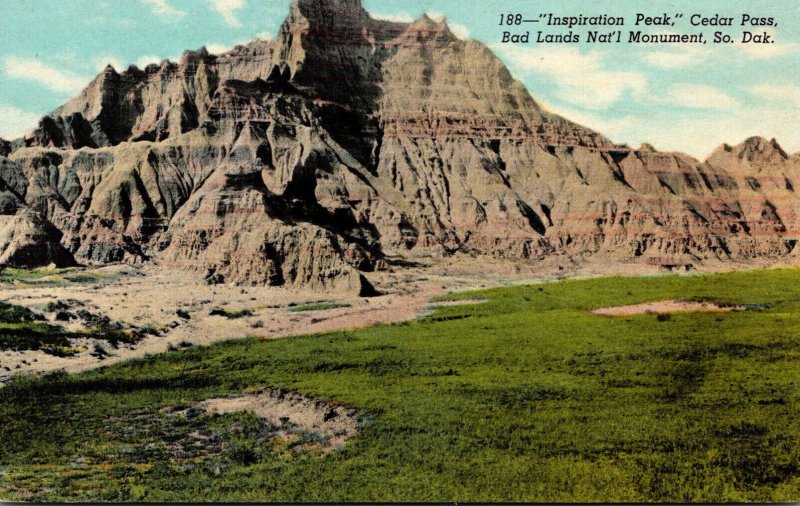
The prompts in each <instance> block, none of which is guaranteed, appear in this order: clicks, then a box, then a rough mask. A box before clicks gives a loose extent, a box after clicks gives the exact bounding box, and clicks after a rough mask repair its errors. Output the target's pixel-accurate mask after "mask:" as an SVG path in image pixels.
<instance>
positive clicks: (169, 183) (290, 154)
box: [0, 0, 800, 293]
mask: <svg viewBox="0 0 800 506" xmlns="http://www.w3.org/2000/svg"><path fill="white" fill-rule="evenodd" d="M0 155H2V157H0V213H2V214H6V215H11V214H15V213H21V212H23V211H24V212H26V213H27V212H29V211H30V212H34V213H38V215H39V216H41V217H42V219H46V220H48V221H49V222H50V223H52V225H53V226H55V227H56V228H57V229H58V230H60V231H61V232H62V234H63V237H62V238H61V244H62V245H63V246H64V247H65V248H66V250H68V251H69V252H70V253H71V254H73V255H74V256H75V258H76V259H77V260H78V261H80V262H85V263H92V262H96V263H107V262H121V261H124V262H132V263H152V264H155V265H160V266H164V267H166V268H180V269H184V270H186V271H190V272H195V273H196V274H197V275H198V277H200V278H203V279H206V280H207V281H208V282H226V283H227V282H230V283H241V284H250V283H256V284H262V283H268V284H274V285H289V286H293V285H302V286H311V287H314V288H318V289H320V290H356V291H359V292H362V293H368V292H369V291H370V289H371V287H370V286H369V283H368V281H367V280H366V278H365V277H364V275H363V273H364V272H367V273H368V272H369V271H371V270H373V269H375V268H380V267H381V266H382V265H383V264H384V259H385V258H386V257H387V256H393V257H394V256H400V257H406V258H413V257H419V256H428V257H434V258H445V257H446V256H447V255H451V254H453V253H455V252H463V253H467V254H472V255H491V256H496V257H503V258H510V259H516V260H519V261H524V262H536V261H538V259H541V258H544V257H546V256H553V255H559V256H563V257H564V258H568V259H569V260H570V261H571V262H578V263H580V262H583V261H587V260H590V259H597V258H602V259H603V260H604V261H635V262H643V263H647V264H651V265H657V266H665V267H675V266H677V267H689V266H691V265H694V264H700V263H702V262H704V261H707V260H714V261H729V260H732V261H737V262H748V261H754V260H760V259H766V260H768V261H770V262H778V261H782V260H784V259H788V258H791V257H792V256H793V254H794V250H795V247H796V244H797V233H796V225H795V223H797V216H796V215H797V212H798V205H797V204H796V202H797V199H796V196H795V187H796V186H797V185H798V184H800V162H798V156H797V155H795V156H794V157H789V156H788V155H787V154H786V153H785V152H784V151H783V150H782V149H781V148H780V146H778V144H777V142H775V141H774V140H773V141H766V140H764V139H760V138H754V139H748V140H747V141H745V143H744V144H742V145H740V146H736V147H730V146H723V147H721V148H720V149H718V150H717V151H716V152H715V153H714V154H713V155H712V156H711V157H710V158H709V160H708V161H706V162H699V161H697V160H695V159H693V158H691V157H689V156H688V155H683V154H680V153H660V152H657V151H656V150H655V149H654V148H653V147H652V146H649V145H644V146H642V147H641V149H639V150H632V149H630V148H628V147H626V146H618V145H615V144H613V143H612V142H611V141H609V140H608V139H606V138H605V137H603V136H602V135H601V134H599V133H597V132H594V131H592V130H590V129H588V128H585V127H582V126H580V125H577V124H575V123H572V122H570V121H568V120H566V119H564V118H561V117H559V116H557V115H554V114H552V113H549V112H548V111H546V110H544V109H543V108H542V107H541V106H540V105H539V104H538V103H537V102H536V101H535V100H534V99H533V98H532V97H531V96H530V94H529V93H528V91H527V90H526V89H525V88H524V86H523V85H522V84H521V83H519V82H518V81H516V80H515V79H514V78H513V77H512V76H511V74H510V72H509V71H508V69H507V68H506V67H505V66H504V65H503V63H502V62H501V61H500V60H499V59H498V58H496V57H495V56H494V54H492V52H491V51H490V50H489V49H488V48H487V47H486V46H484V45H483V44H481V43H479V42H477V41H473V40H469V41H463V40H459V39H458V38H457V37H456V36H455V35H454V34H453V33H452V32H451V31H450V29H449V28H448V26H447V24H446V23H445V22H437V21H434V20H432V19H431V18H429V17H427V16H422V17H421V18H420V19H418V20H417V21H415V22H413V23H394V22H388V21H378V20H375V19H372V18H371V17H370V16H369V14H368V13H367V12H366V11H365V10H364V9H363V7H362V6H361V3H360V1H359V0H293V2H292V5H291V7H290V12H289V15H288V17H287V19H286V21H285V22H284V24H283V25H282V27H281V29H280V31H279V33H278V36H277V37H276V39H275V40H273V41H264V40H257V41H254V42H253V43H251V44H248V45H246V46H238V47H236V48H235V49H233V50H232V51H230V52H228V53H226V54H223V55H219V56H216V55H211V54H209V53H208V52H207V51H206V50H205V49H201V50H199V51H196V52H192V51H187V52H186V53H184V55H183V57H182V58H181V60H180V62H178V63H173V62H170V61H164V62H162V63H161V64H159V65H150V66H148V67H147V68H145V69H138V68H136V67H131V68H129V69H127V70H126V71H124V72H122V73H118V72H117V70H115V69H114V68H112V67H107V68H106V69H105V70H104V71H103V72H101V73H100V74H99V75H98V76H97V78H95V80H94V81H92V83H90V84H89V86H88V87H87V88H86V89H85V90H84V91H83V92H82V93H81V94H80V95H78V96H77V97H75V98H73V99H72V100H70V101H69V102H67V103H66V104H64V105H63V106H62V107H60V108H58V109H56V110H55V111H53V113H51V114H49V115H48V116H46V117H44V118H42V120H41V121H40V123H39V125H38V127H37V128H36V129H35V130H34V131H33V133H32V134H30V135H29V136H27V137H26V138H25V139H24V140H22V141H16V142H15V143H5V142H3V143H0ZM0 251H2V250H0ZM43 261H44V260H43Z"/></svg>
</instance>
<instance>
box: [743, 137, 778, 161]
mask: <svg viewBox="0 0 800 506" xmlns="http://www.w3.org/2000/svg"><path fill="white" fill-rule="evenodd" d="M735 151H736V152H737V156H738V157H739V158H742V159H746V160H749V161H765V162H770V161H776V160H779V159H784V160H785V159H787V158H789V155H787V154H786V152H785V151H784V150H783V148H782V147H781V146H780V144H778V141H777V140H775V139H774V138H773V139H772V140H769V141H768V140H767V139H765V138H764V137H750V138H749V139H747V140H746V141H744V142H743V143H742V144H740V145H739V146H737V147H736V149H735Z"/></svg>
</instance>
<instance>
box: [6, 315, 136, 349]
mask: <svg viewBox="0 0 800 506" xmlns="http://www.w3.org/2000/svg"><path fill="white" fill-rule="evenodd" d="M61 307H63V305H60V304H58V303H51V304H49V305H48V306H47V310H48V311H53V310H58V309H59V308H61ZM45 322H46V319H45V317H44V316H42V315H40V314H38V313H35V312H33V311H31V310H30V309H28V308H25V307H22V306H17V305H14V304H9V303H7V302H0V350H1V351H9V350H11V351H26V350H42V351H44V352H45V353H48V354H50V355H55V356H58V357H69V356H73V355H76V354H78V353H79V352H80V350H79V349H78V348H74V347H72V346H71V341H70V340H71V339H79V338H93V339H99V340H102V341H107V342H109V343H110V344H112V345H113V346H117V345H119V344H120V343H125V344H135V343H137V342H138V341H140V340H141V339H142V338H143V337H144V334H145V333H146V329H143V330H140V331H138V332H131V331H127V330H123V329H121V328H115V327H114V326H113V325H111V323H110V322H100V324H99V325H98V326H97V327H96V328H91V329H86V330H84V331H83V332H68V331H66V330H64V328H63V327H61V326H60V325H52V324H49V323H45Z"/></svg>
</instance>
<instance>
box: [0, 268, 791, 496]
mask: <svg viewBox="0 0 800 506" xmlns="http://www.w3.org/2000/svg"><path fill="white" fill-rule="evenodd" d="M458 298H463V299H468V300H471V301H474V300H475V299H479V298H483V299H486V301H485V302H483V303H475V304H469V305H462V306H448V307H443V308H440V309H437V310H435V311H434V312H433V313H432V314H431V315H430V316H426V317H424V318H421V319H420V320H417V321H413V322H407V323H401V324H394V325H387V326H380V327H373V328H368V329H362V330H353V331H343V332H334V333H328V334H321V335H310V336H304V337H294V338H288V339H281V340H272V341H262V340H258V339H253V338H245V339H238V340H232V341H230V342H225V343H221V344H218V345H215V346H211V347H207V348H199V347H193V348H187V349H176V350H174V351H171V352H169V353H165V354H163V355H157V356H150V357H147V358H145V359H140V360H135V361H130V362H126V363H122V364H118V365H114V366H109V367H105V368H102V369H96V370H93V371H90V372H87V373H83V374H80V375H74V376H72V375H66V374H63V373H56V374H51V375H49V376H46V377H43V378H19V379H16V380H14V381H12V382H11V383H10V384H9V385H8V386H7V387H6V388H4V389H2V390H0V443H1V444H0V498H1V499H4V500H26V501H56V502H60V501H143V502H149V501H157V502H169V501H184V502H186V501H234V502H248V501H259V502H268V501H283V502H286V501H291V502H295V501H299V502H305V501H325V502H332V501H348V502H355V501H358V502H376V501H378V502H380V501H400V502H407V501H437V502H454V501H458V502H465V501H472V502H485V501H503V502H516V501H528V502H586V501H589V502H598V501H599V502H732V501H734V502H750V501H758V502H788V501H798V500H800V443H798V442H799V441H800V416H798V408H800V388H798V387H800V366H798V361H799V360H800V270H796V269H784V270H767V271H752V272H741V273H731V274H720V275H696V276H669V277H649V278H605V279H592V280H575V281H569V280H568V281H561V282H557V283H551V284H542V285H533V286H523V287H513V288H503V289H493V290H487V291H482V292H471V293H463V294H458V295H453V296H449V297H447V299H458ZM664 299H687V300H708V301H716V302H720V303H724V304H732V305H747V308H748V310H745V311H738V312H732V313H725V314H706V313H694V314H674V315H670V316H669V317H664V316H661V317H659V316H657V315H654V314H649V315H647V314H646V315H639V316H631V317H625V318H608V317H602V316H598V315H594V314H591V310H592V309H596V308H600V307H606V306H618V305H627V304H635V303H641V302H647V301H657V300H664ZM231 337H236V336H231ZM264 388H280V389H285V390H288V391H291V392H297V393H300V394H303V395H307V396H314V397H317V398H321V399H325V400H329V401H332V402H335V403H340V404H341V405H344V406H348V407H352V408H358V409H359V410H361V413H362V414H361V416H360V420H359V425H360V432H359V434H358V435H357V436H356V437H354V438H353V439H351V440H350V441H349V442H348V443H347V444H346V445H345V446H343V447H341V448H337V449H335V450H333V451H331V452H322V451H318V450H315V449H314V448H315V447H314V446H313V445H311V446H309V445H306V444H302V441H301V443H298V441H297V440H287V439H286V438H282V437H280V436H279V435H278V434H279V431H277V430H276V427H271V426H269V425H268V424H266V423H264V422H262V421H261V420H259V419H257V418H255V417H253V416H252V415H250V414H247V413H240V414H227V415H214V416H206V415H203V414H202V413H200V412H198V410H196V409H194V408H193V407H192V406H193V404H194V403H197V402H199V401H202V400H205V399H209V398H214V397H223V396H231V395H240V394H242V393H248V392H253V391H257V390H260V389H264ZM301 439H302V438H301Z"/></svg>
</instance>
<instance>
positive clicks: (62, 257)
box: [0, 209, 76, 268]
mask: <svg viewBox="0 0 800 506" xmlns="http://www.w3.org/2000/svg"><path fill="white" fill-rule="evenodd" d="M60 241H61V232H59V230H58V229H57V228H56V227H55V226H53V224H52V223H50V222H48V221H47V220H46V219H45V218H44V217H43V216H42V215H41V214H39V213H36V212H34V211H30V210H28V209H24V210H21V211H20V212H18V213H17V214H15V215H12V216H8V215H6V216H0V251H2V254H0V265H2V266H10V267H21V268H32V267H39V266H42V265H55V266H56V267H69V266H73V265H76V264H75V259H74V258H72V255H70V253H69V252H68V251H67V250H65V249H64V247H63V246H61V242H60Z"/></svg>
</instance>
